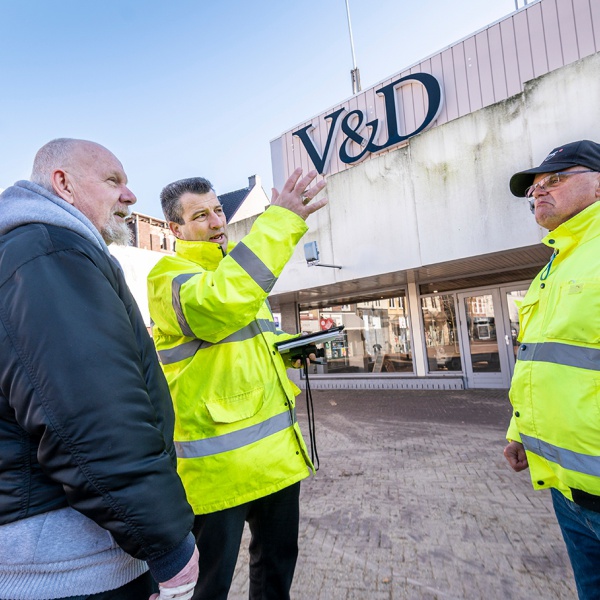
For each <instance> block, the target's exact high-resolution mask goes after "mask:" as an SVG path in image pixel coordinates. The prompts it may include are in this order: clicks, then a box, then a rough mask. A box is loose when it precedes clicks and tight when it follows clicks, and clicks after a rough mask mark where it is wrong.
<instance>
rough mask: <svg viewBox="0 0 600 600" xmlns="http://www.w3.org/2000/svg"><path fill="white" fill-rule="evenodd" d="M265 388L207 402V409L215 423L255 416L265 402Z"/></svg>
mask: <svg viewBox="0 0 600 600" xmlns="http://www.w3.org/2000/svg"><path fill="white" fill-rule="evenodd" d="M264 396H265V393H264V389H263V388H262V387H261V388H257V389H255V390H251V391H249V392H244V393H243V394H238V395H237V396H229V397H228V398H217V399H214V400H209V401H208V402H206V409H207V410H208V413H209V414H210V417H211V419H212V420H213V421H214V422H215V423H235V422H236V421H242V420H244V419H249V418H250V417H253V416H254V415H255V414H256V413H257V412H258V411H259V410H260V409H261V408H262V405H263V402H264Z"/></svg>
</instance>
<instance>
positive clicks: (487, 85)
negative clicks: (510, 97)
mask: <svg viewBox="0 0 600 600" xmlns="http://www.w3.org/2000/svg"><path fill="white" fill-rule="evenodd" d="M475 43H476V45H477V60H478V61H479V66H478V71H479V81H480V82H481V99H482V101H483V106H489V105H490V104H493V103H494V102H495V98H496V96H495V94H494V80H493V78H492V62H491V59H490V43H489V40H488V32H487V30H486V31H482V32H481V33H478V34H477V35H476V36H475Z"/></svg>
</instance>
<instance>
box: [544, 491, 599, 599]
mask: <svg viewBox="0 0 600 600" xmlns="http://www.w3.org/2000/svg"><path fill="white" fill-rule="evenodd" d="M552 502H553V504H554V512H555V513H556V518H557V519H558V524H559V525H560V529H561V531H562V534H563V538H564V540H565V544H566V545H567V552H568V553H569V559H570V560H571V566H572V567H573V573H574V574H575V584H576V585H577V594H578V596H579V600H599V599H600V512H595V511H593V510H588V509H587V508H583V507H581V506H579V505H577V504H575V503H574V502H571V501H570V500H567V498H565V497H564V496H563V495H562V494H561V493H560V492H559V491H558V490H554V489H553V490H552Z"/></svg>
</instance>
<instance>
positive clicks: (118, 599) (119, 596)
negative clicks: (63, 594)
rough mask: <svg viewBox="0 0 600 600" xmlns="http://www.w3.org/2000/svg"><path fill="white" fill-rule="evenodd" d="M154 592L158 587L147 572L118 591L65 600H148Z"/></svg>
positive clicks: (72, 597)
mask: <svg viewBox="0 0 600 600" xmlns="http://www.w3.org/2000/svg"><path fill="white" fill-rule="evenodd" d="M154 592H158V585H157V584H156V582H155V581H154V579H152V575H150V572H149V571H146V573H144V574H143V575H140V576H139V577H138V578H137V579H134V580H133V581H130V582H129V583H128V584H126V585H124V586H122V587H120V588H117V589H116V590H109V591H108V592H100V593H99V594H92V595H91V596H69V598H64V600H148V598H149V597H150V594H153V593H154Z"/></svg>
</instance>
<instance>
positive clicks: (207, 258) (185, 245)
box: [175, 240, 235, 271]
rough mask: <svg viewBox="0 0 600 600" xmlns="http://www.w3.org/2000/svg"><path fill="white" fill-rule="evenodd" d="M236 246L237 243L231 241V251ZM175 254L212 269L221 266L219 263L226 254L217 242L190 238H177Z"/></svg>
mask: <svg viewBox="0 0 600 600" xmlns="http://www.w3.org/2000/svg"><path fill="white" fill-rule="evenodd" d="M234 247H235V244H234V243H232V242H229V244H228V248H229V251H231V250H232V249H233V248H234ZM175 254H176V255H177V256H179V257H181V258H184V259H185V260H190V261H192V262H195V263H197V264H199V265H201V266H202V267H204V268H205V269H209V270H211V271H212V270H214V269H216V268H217V267H218V266H219V263H220V262H221V261H222V260H223V258H224V256H225V254H223V250H222V249H221V246H219V244H215V243H214V242H195V241H189V240H177V241H176V242H175Z"/></svg>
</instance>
